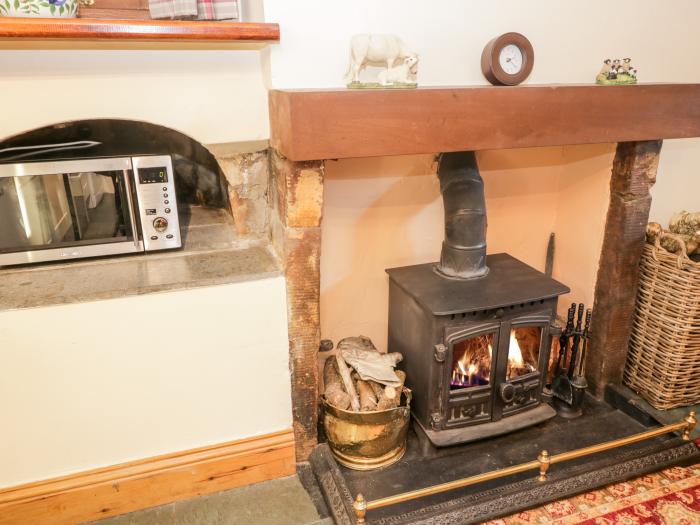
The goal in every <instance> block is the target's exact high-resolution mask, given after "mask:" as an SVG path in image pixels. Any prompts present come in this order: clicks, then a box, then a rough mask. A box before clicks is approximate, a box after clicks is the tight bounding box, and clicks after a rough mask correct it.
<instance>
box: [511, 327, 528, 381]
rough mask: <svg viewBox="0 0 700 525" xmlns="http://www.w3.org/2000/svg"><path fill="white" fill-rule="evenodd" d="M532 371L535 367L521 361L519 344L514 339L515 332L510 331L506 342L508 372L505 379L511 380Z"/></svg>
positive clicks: (521, 355) (521, 354)
mask: <svg viewBox="0 0 700 525" xmlns="http://www.w3.org/2000/svg"><path fill="white" fill-rule="evenodd" d="M534 371H535V367H534V366H532V364H530V363H526V362H525V360H524V359H523V353H522V351H521V350H520V343H518V339H517V338H516V337H515V330H511V331H510V341H508V371H507V373H506V379H513V378H516V377H518V376H522V375H525V374H529V373H530V372H534Z"/></svg>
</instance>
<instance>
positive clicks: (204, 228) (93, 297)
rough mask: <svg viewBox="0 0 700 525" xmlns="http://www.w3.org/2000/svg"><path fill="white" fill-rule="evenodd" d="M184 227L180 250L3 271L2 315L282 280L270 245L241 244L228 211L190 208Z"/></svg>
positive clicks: (0, 270)
mask: <svg viewBox="0 0 700 525" xmlns="http://www.w3.org/2000/svg"><path fill="white" fill-rule="evenodd" d="M180 221H181V224H182V225H183V227H182V230H183V248H182V249H180V250H175V251H167V252H154V253H150V254H139V255H126V256H117V257H109V258H99V259H84V260H76V261H72V262H69V263H57V264H43V265H31V266H30V265H27V266H22V267H7V268H0V311H2V310H13V309H19V308H34V307H40V306H51V305H58V304H71V303H82V302H89V301H97V300H103V299H114V298H119V297H128V296H134V295H141V294H147V293H156V292H165V291H173V290H184V289H189V288H196V287H200V286H213V285H219V284H229V283H235V282H240V281H247V280H255V279H264V278H269V277H275V276H278V275H281V273H282V272H281V269H280V265H279V262H278V260H277V258H276V256H275V255H274V253H273V251H272V249H271V247H270V245H269V242H267V241H266V240H255V239H253V240H250V239H247V240H240V239H238V238H237V237H236V233H235V229H234V227H233V220H232V219H231V217H230V215H228V214H227V213H226V212H225V211H223V210H207V209H202V208H191V209H189V210H185V211H184V213H182V214H181V217H180Z"/></svg>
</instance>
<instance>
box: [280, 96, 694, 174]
mask: <svg viewBox="0 0 700 525" xmlns="http://www.w3.org/2000/svg"><path fill="white" fill-rule="evenodd" d="M269 103H270V133H271V139H270V143H271V145H272V147H273V148H275V149H276V150H277V151H279V152H280V153H281V154H282V155H284V156H285V157H286V158H288V159H290V160H293V161H304V160H323V159H336V158H348V157H373V156H380V155H407V154H416V153H437V152H446V151H466V150H488V149H504V148H530V147H539V146H558V145H567V144H596V143H612V142H628V141H643V140H656V139H666V138H688V137H698V136H700V84H639V85H634V86H596V85H548V86H533V85H525V86H512V87H509V86H498V87H495V86H473V87H450V88H418V89H401V90H399V89H329V90H318V89H309V90H284V91H280V90H272V91H270V94H269Z"/></svg>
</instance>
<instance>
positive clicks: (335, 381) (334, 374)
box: [323, 356, 350, 410]
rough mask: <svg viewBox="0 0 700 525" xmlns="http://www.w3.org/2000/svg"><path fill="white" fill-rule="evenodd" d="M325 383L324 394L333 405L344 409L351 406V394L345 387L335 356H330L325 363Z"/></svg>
mask: <svg viewBox="0 0 700 525" xmlns="http://www.w3.org/2000/svg"><path fill="white" fill-rule="evenodd" d="M323 384H324V385H325V390H324V395H325V396H326V399H327V400H328V402H329V403H330V404H331V405H333V406H336V407H338V408H340V409H342V410H347V409H348V408H349V407H350V395H349V394H348V393H347V392H346V391H345V390H344V389H343V380H342V379H341V377H340V373H339V372H338V365H337V363H336V361H335V358H334V357H333V356H330V357H328V358H327V359H326V362H325V363H324V365H323Z"/></svg>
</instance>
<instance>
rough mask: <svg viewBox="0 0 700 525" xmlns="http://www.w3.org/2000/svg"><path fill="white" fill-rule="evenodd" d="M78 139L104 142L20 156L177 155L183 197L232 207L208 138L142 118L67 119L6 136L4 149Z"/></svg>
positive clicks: (1, 157)
mask: <svg viewBox="0 0 700 525" xmlns="http://www.w3.org/2000/svg"><path fill="white" fill-rule="evenodd" d="M78 141H94V142H99V143H100V144H98V145H95V146H91V147H89V148H84V149H75V150H61V151H54V152H48V153H43V154H41V155H32V156H23V157H22V158H18V159H16V160H17V162H29V161H32V160H54V159H62V158H85V157H114V156H130V155H163V154H169V155H171V156H172V158H173V169H174V171H175V181H176V184H177V192H178V200H179V201H180V203H184V204H196V205H203V206H211V207H216V208H226V209H228V207H229V204H228V192H227V190H226V179H225V178H224V175H223V173H222V171H221V167H220V166H219V163H218V162H217V161H216V158H214V156H213V155H212V154H211V153H210V152H209V150H207V149H206V148H205V147H204V146H203V145H202V144H200V143H199V142H197V141H196V140H194V139H192V138H191V137H188V136H187V135H185V134H183V133H180V132H179V131H175V130H173V129H170V128H166V127H164V126H159V125H156V124H151V123H148V122H140V121H136V120H120V119H93V120H77V121H72V122H63V123H60V124H54V125H52V126H46V127H43V128H38V129H35V130H32V131H28V132H25V133H22V134H20V135H15V136H13V137H10V138H8V139H6V140H4V141H2V142H0V150H3V149H6V148H13V147H21V146H38V145H44V144H58V143H68V142H78ZM17 155H18V152H17V151H14V152H6V153H4V154H1V153H0V162H12V161H13V158H16V156H17Z"/></svg>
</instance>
